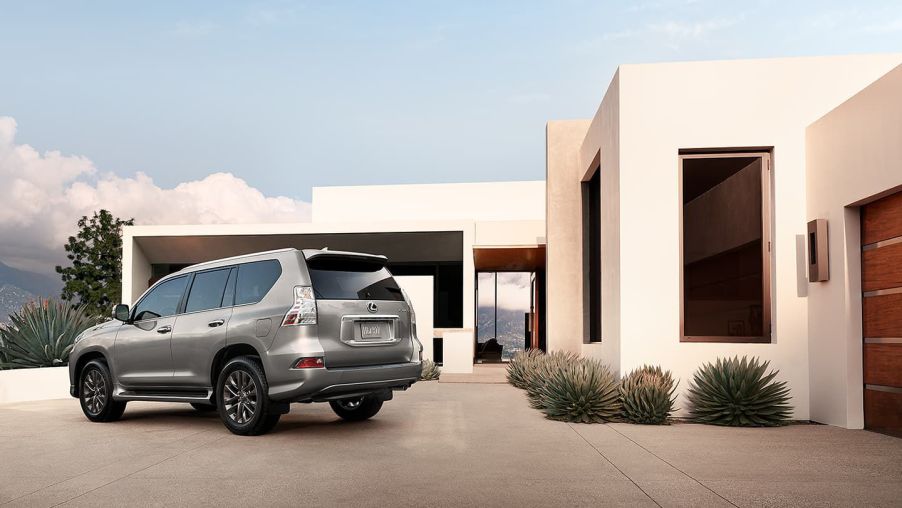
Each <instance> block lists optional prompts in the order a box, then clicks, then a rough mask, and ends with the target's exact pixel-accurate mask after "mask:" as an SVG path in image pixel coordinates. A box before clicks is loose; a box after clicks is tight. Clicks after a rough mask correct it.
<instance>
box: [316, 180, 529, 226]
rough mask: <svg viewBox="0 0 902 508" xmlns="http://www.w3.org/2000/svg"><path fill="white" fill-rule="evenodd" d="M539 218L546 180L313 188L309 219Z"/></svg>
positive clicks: (339, 220) (493, 219)
mask: <svg viewBox="0 0 902 508" xmlns="http://www.w3.org/2000/svg"><path fill="white" fill-rule="evenodd" d="M460 219H468V220H478V221H504V220H516V221H519V220H544V219H545V182H543V181H525V182H486V183H448V184H425V185H365V186H351V187H314V188H313V212H312V220H313V222H361V221H428V220H460Z"/></svg>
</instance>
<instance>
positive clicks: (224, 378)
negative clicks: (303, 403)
mask: <svg viewBox="0 0 902 508" xmlns="http://www.w3.org/2000/svg"><path fill="white" fill-rule="evenodd" d="M268 393H269V385H268V384H267V383H266V375H265V374H264V373H263V367H262V366H261V365H260V360H258V359H257V358H255V357H253V356H239V357H237V358H234V359H232V360H230V361H229V363H227V364H226V365H225V367H223V368H222V371H220V374H219V376H218V377H217V381H216V402H217V404H216V406H217V408H218V409H219V417H220V418H221V419H222V423H223V424H225V426H226V428H227V429H229V431H231V432H232V433H233V434H238V435H239V436H258V435H260V434H265V433H267V432H269V431H270V430H272V428H273V427H275V426H276V424H277V423H278V422H279V417H281V416H282V415H281V414H279V413H276V412H273V411H271V410H270V405H271V404H270V401H269V396H268V395H267V394H268Z"/></svg>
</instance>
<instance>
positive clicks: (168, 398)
mask: <svg viewBox="0 0 902 508" xmlns="http://www.w3.org/2000/svg"><path fill="white" fill-rule="evenodd" d="M113 398H114V399H116V400H147V401H154V402H194V403H201V404H203V403H207V404H209V403H210V400H211V399H212V398H213V390H211V389H206V390H197V391H190V392H189V391H173V392H168V391H163V390H123V391H120V392H118V393H116V394H114V395H113Z"/></svg>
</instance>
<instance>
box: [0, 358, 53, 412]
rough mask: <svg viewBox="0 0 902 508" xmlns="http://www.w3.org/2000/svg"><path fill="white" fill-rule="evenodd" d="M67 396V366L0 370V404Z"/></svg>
mask: <svg viewBox="0 0 902 508" xmlns="http://www.w3.org/2000/svg"><path fill="white" fill-rule="evenodd" d="M68 397H69V367H68V366H63V367H42V368H38V369H13V370H0V404H3V403H5V402H23V401H28V400H50V399H65V398H68Z"/></svg>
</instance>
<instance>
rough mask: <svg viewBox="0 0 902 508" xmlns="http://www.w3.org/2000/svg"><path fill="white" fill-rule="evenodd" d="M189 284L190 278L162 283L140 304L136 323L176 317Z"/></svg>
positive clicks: (179, 278)
mask: <svg viewBox="0 0 902 508" xmlns="http://www.w3.org/2000/svg"><path fill="white" fill-rule="evenodd" d="M187 284H188V277H176V278H174V279H169V280H167V281H165V282H162V283H160V284H159V285H158V286H157V287H155V288H153V289H152V290H151V291H150V293H147V295H146V296H145V297H144V298H143V299H142V300H141V301H140V302H138V305H137V306H136V307H135V318H134V319H135V321H143V320H145V319H156V318H161V317H166V316H173V315H175V313H176V312H178V308H179V302H180V301H181V300H182V294H183V293H184V292H185V286H186V285H187Z"/></svg>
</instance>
